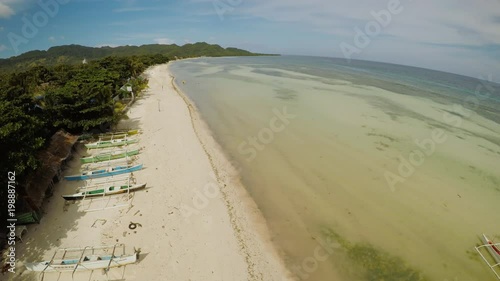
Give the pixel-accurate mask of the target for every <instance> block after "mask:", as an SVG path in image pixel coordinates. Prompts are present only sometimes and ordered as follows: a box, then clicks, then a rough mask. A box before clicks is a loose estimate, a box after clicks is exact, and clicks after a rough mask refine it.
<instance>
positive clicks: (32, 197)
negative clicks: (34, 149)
mask: <svg viewBox="0 0 500 281" xmlns="http://www.w3.org/2000/svg"><path fill="white" fill-rule="evenodd" d="M77 140H78V136H74V135H71V134H69V133H66V132H65V131H63V130H60V131H58V132H57V133H55V134H54V135H53V136H52V137H51V139H50V144H49V146H48V147H47V148H46V149H44V150H42V151H40V153H39V154H38V156H37V158H38V159H39V160H40V166H39V167H38V168H37V169H36V170H35V171H34V172H33V173H32V174H31V175H29V176H28V177H27V179H26V182H25V184H24V188H25V192H26V195H27V196H28V197H29V201H30V202H31V203H32V204H34V205H35V207H37V208H41V206H42V203H43V199H44V198H45V193H46V191H47V189H48V188H49V186H50V184H51V182H52V179H53V178H54V177H55V176H56V175H57V174H58V172H59V170H60V168H61V165H62V162H63V161H64V160H66V159H67V158H68V157H69V156H71V148H72V147H73V145H74V144H75V143H76V141H77Z"/></svg>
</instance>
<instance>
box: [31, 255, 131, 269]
mask: <svg viewBox="0 0 500 281" xmlns="http://www.w3.org/2000/svg"><path fill="white" fill-rule="evenodd" d="M110 258H111V257H110V256H107V257H104V256H103V257H102V258H101V259H100V260H92V261H83V262H81V263H80V264H78V260H76V262H75V260H59V261H53V262H52V264H51V265H50V266H48V267H47V265H48V263H49V261H43V262H37V263H27V264H26V265H25V267H26V269H27V270H29V271H37V272H42V271H43V272H65V271H66V272H68V271H70V272H72V271H75V268H76V271H85V270H96V269H106V268H108V266H109V267H110V268H112V267H120V266H124V265H128V264H132V263H135V262H136V261H137V254H133V255H129V256H120V257H115V258H113V260H112V262H111V263H110V262H109V261H110ZM65 262H66V263H70V264H64V263H65Z"/></svg>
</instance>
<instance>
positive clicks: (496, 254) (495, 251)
mask: <svg viewBox="0 0 500 281" xmlns="http://www.w3.org/2000/svg"><path fill="white" fill-rule="evenodd" d="M482 239H483V242H484V244H485V245H488V246H486V249H488V252H490V255H491V256H492V257H493V259H494V260H495V262H496V263H497V264H500V246H498V245H495V244H494V243H493V241H491V240H490V239H488V237H486V235H485V234H483V237H482Z"/></svg>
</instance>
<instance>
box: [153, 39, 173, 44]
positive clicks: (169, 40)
mask: <svg viewBox="0 0 500 281" xmlns="http://www.w3.org/2000/svg"><path fill="white" fill-rule="evenodd" d="M154 41H155V42H156V43H157V44H162V45H170V44H175V40H172V39H169V38H156V39H154Z"/></svg>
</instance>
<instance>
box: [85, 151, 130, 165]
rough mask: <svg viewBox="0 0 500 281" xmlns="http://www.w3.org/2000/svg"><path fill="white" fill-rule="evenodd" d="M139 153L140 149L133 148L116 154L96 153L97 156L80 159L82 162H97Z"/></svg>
mask: <svg viewBox="0 0 500 281" xmlns="http://www.w3.org/2000/svg"><path fill="white" fill-rule="evenodd" d="M137 154H139V150H138V149H136V150H132V151H129V152H122V153H116V154H108V155H96V156H90V157H84V158H81V159H80V162H81V163H82V164H87V163H96V162H102V161H108V160H115V159H120V158H125V157H127V156H134V155H137Z"/></svg>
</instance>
